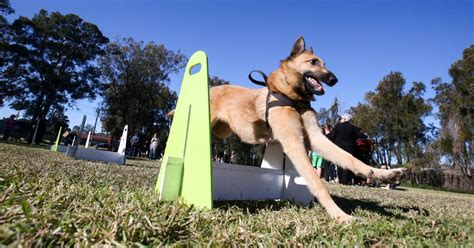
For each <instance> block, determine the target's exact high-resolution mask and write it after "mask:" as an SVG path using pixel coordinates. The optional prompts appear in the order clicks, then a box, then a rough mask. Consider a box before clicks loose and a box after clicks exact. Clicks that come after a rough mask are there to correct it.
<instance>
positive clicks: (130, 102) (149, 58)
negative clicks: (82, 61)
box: [99, 38, 186, 150]
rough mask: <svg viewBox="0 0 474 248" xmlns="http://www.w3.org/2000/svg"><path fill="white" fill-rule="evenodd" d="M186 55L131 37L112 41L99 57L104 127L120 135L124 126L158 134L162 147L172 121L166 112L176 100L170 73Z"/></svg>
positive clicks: (182, 61) (149, 133) (148, 133)
mask: <svg viewBox="0 0 474 248" xmlns="http://www.w3.org/2000/svg"><path fill="white" fill-rule="evenodd" d="M185 60H186V57H185V56H184V55H183V54H181V53H180V52H179V51H178V52H173V51H171V50H168V49H167V48H166V47H165V46H164V45H157V44H155V43H153V42H150V43H148V44H145V43H143V42H137V41H135V40H133V39H132V38H124V39H122V40H119V41H115V42H111V43H110V44H109V45H108V46H107V49H106V53H105V55H104V56H102V57H101V58H100V60H99V66H100V71H101V73H102V80H103V82H104V85H105V87H104V88H103V105H102V109H103V113H104V115H103V117H102V123H103V127H104V129H105V130H107V131H109V132H111V133H112V134H113V135H114V136H119V135H120V134H121V132H122V128H123V127H124V126H125V125H128V126H129V130H130V132H135V131H136V132H141V131H145V136H151V135H152V134H153V133H154V132H156V133H158V134H159V137H160V140H161V141H162V142H160V145H161V146H163V147H159V148H158V149H159V150H160V149H163V148H164V144H165V141H166V139H167V135H168V129H169V126H170V120H169V119H168V117H167V116H166V114H167V113H168V112H169V111H171V110H172V109H173V108H174V106H175V104H176V101H177V98H178V97H177V94H176V93H175V92H173V91H171V90H170V89H169V87H168V83H169V80H170V79H169V76H170V74H172V73H176V72H178V71H179V70H181V69H182V68H183V67H184V66H185ZM145 138H148V137H145Z"/></svg>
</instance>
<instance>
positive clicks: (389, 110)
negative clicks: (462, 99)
mask: <svg viewBox="0 0 474 248" xmlns="http://www.w3.org/2000/svg"><path fill="white" fill-rule="evenodd" d="M405 84H406V81H405V78H404V77H403V75H402V73H400V72H390V73H389V74H388V75H386V76H385V77H384V78H383V79H382V80H381V81H380V82H379V84H378V85H377V87H376V90H375V92H368V93H367V94H366V96H365V100H366V102H365V103H359V104H358V105H357V106H355V107H352V108H351V112H352V114H353V122H354V123H355V124H356V125H357V126H359V127H361V128H362V129H363V130H364V131H365V132H367V134H369V136H370V137H371V138H372V139H373V140H374V141H375V143H376V147H377V149H376V157H377V159H378V163H380V164H388V165H390V164H391V161H392V159H393V158H395V159H396V161H397V163H398V164H399V165H401V164H402V163H404V162H408V161H410V160H412V159H414V158H416V157H419V156H421V154H422V152H423V148H424V146H425V145H426V144H427V142H428V137H429V136H428V131H429V126H426V125H425V124H424V122H423V118H424V117H426V116H427V115H429V114H430V112H431V106H430V105H429V103H428V102H427V101H426V100H425V99H424V98H423V93H424V92H425V85H424V84H423V83H422V82H414V83H413V85H412V87H411V88H410V89H409V90H408V91H407V92H405V91H404V90H403V89H404V86H405Z"/></svg>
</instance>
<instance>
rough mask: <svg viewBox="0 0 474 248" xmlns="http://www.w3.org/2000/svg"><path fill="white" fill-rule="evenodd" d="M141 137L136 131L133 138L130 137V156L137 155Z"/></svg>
mask: <svg viewBox="0 0 474 248" xmlns="http://www.w3.org/2000/svg"><path fill="white" fill-rule="evenodd" d="M139 141H140V138H139V137H138V133H136V132H135V133H134V134H133V136H132V138H131V139H130V156H132V157H135V156H136V153H137V151H138V142H139Z"/></svg>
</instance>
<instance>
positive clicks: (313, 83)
mask: <svg viewBox="0 0 474 248" xmlns="http://www.w3.org/2000/svg"><path fill="white" fill-rule="evenodd" d="M304 79H305V80H304V81H305V87H306V89H307V90H309V91H310V92H311V93H313V94H315V95H318V96H320V95H323V94H324V88H323V85H322V84H321V82H319V80H318V79H317V78H316V77H315V76H314V75H311V74H310V73H305V74H304Z"/></svg>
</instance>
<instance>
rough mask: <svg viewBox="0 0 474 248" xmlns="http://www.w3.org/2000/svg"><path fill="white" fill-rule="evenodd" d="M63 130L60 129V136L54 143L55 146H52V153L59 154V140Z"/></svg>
mask: <svg viewBox="0 0 474 248" xmlns="http://www.w3.org/2000/svg"><path fill="white" fill-rule="evenodd" d="M62 130H63V127H62V126H60V127H59V131H58V136H57V137H56V142H54V145H52V146H51V151H54V152H57V151H58V145H59V139H60V138H61V134H62V133H61V131H62Z"/></svg>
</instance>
